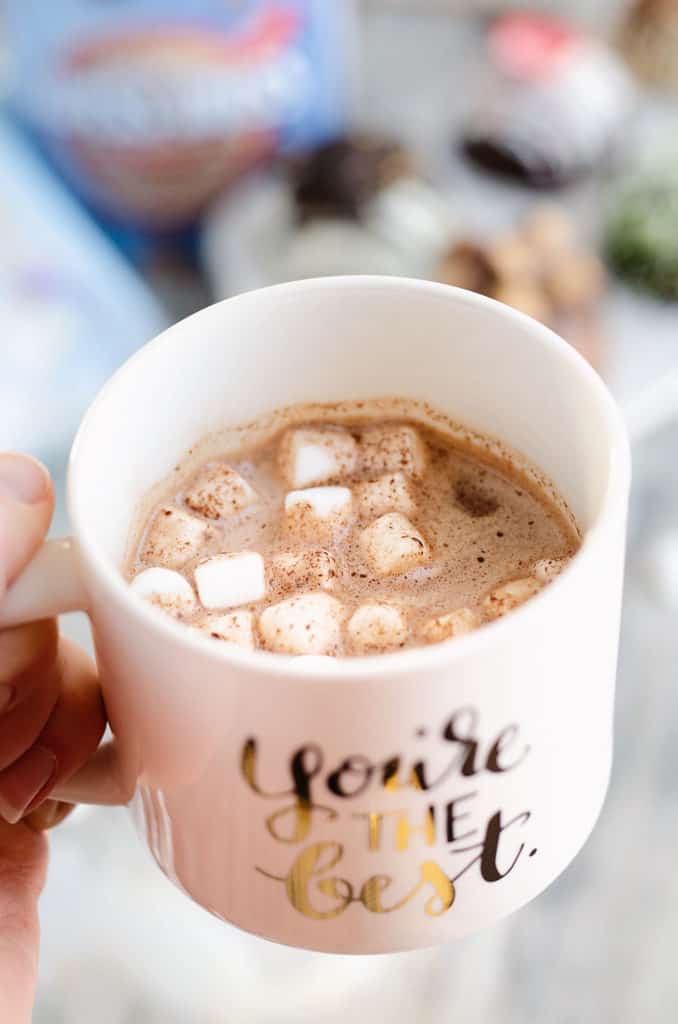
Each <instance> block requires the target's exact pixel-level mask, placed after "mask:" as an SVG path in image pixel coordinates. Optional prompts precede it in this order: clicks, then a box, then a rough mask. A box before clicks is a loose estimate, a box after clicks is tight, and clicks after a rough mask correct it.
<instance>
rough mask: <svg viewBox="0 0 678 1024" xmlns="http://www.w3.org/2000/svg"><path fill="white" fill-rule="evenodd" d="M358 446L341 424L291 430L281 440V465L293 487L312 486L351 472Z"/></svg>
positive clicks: (281, 470)
mask: <svg viewBox="0 0 678 1024" xmlns="http://www.w3.org/2000/svg"><path fill="white" fill-rule="evenodd" d="M357 452H358V446H357V444H356V441H355V438H354V437H353V436H352V435H351V434H350V433H349V432H348V430H344V429H343V428H341V427H325V428H322V427H317V428H313V427H302V428H299V429H296V428H295V429H292V430H288V431H287V432H286V434H285V435H284V437H283V439H282V441H281V442H280V449H279V451H278V465H279V467H280V472H281V473H282V476H283V477H284V479H285V480H286V482H287V484H288V485H289V486H290V487H294V488H300V487H310V486H312V485H314V484H324V483H328V482H329V481H331V480H341V479H343V478H345V477H347V476H350V475H351V473H352V472H353V470H354V469H355V465H356V460H357Z"/></svg>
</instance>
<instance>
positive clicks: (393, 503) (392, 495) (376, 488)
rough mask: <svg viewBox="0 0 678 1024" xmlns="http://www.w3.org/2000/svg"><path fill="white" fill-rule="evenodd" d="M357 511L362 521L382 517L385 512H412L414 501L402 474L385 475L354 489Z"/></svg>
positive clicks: (408, 513) (406, 513) (405, 478)
mask: <svg viewBox="0 0 678 1024" xmlns="http://www.w3.org/2000/svg"><path fill="white" fill-rule="evenodd" d="M355 496H356V500H357V502H358V511H359V512H360V515H361V516H362V517H363V518H364V519H373V518H374V517H375V516H383V515H384V514H385V513H386V512H402V513H403V515H410V514H411V513H412V512H413V511H414V499H413V498H412V494H411V493H410V485H409V483H408V480H407V477H406V476H405V474H404V473H386V474H385V475H384V476H380V477H379V479H378V480H369V481H367V482H365V483H361V484H358V485H357V486H356V488H355Z"/></svg>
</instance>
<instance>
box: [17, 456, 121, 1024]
mask: <svg viewBox="0 0 678 1024" xmlns="http://www.w3.org/2000/svg"><path fill="white" fill-rule="evenodd" d="M53 508H54V494H53V489H52V484H51V481H50V479H49V476H48V474H47V471H46V470H45V469H44V467H42V466H41V465H40V464H39V463H38V462H36V461H35V460H33V459H31V458H29V457H28V456H23V455H11V454H0V602H1V601H2V596H3V595H4V593H5V591H6V589H7V587H8V586H9V585H10V584H11V583H12V582H13V581H14V579H16V577H17V576H18V575H19V573H20V572H21V571H22V569H23V568H24V567H25V566H26V564H27V563H28V562H29V561H30V559H31V558H32V556H33V555H34V554H35V552H36V551H37V549H38V547H39V546H40V544H41V543H42V541H43V539H44V536H45V533H46V532H47V528H48V526H49V523H50V519H51V517H52V511H53ZM105 725H106V715H105V709H104V705H103V701H102V698H101V691H100V689H99V683H98V679H97V674H96V670H95V667H94V665H93V664H92V662H91V660H90V659H89V658H88V657H87V656H86V655H85V653H84V652H83V651H81V650H80V649H79V648H78V647H77V646H76V645H74V644H73V643H71V642H70V641H69V640H67V639H65V638H63V637H59V634H58V629H57V626H56V623H55V622H54V621H51V620H50V621H44V622H36V623H31V624H30V625H27V626H19V627H16V628H13V629H7V630H4V631H3V632H0V1021H2V1022H3V1024H28V1022H29V1021H30V1019H31V1008H32V1005H33V998H34V989H35V981H36V973H37V958H38V946H39V928H38V918H37V901H38V897H39V895H40V892H41V889H42V886H43V884H44V880H45V873H46V868H47V842H46V839H45V836H44V835H43V831H44V830H46V829H48V828H51V827H53V826H54V825H56V824H58V823H59V822H60V821H61V820H63V818H64V817H65V816H66V814H67V813H68V812H69V810H71V809H72V808H71V805H70V804H66V803H63V802H60V801H59V800H56V799H50V794H51V793H53V791H54V790H55V788H58V787H60V786H63V784H64V783H65V782H67V781H68V780H71V779H72V778H73V776H74V775H75V774H76V773H77V772H78V770H79V769H80V768H81V767H82V766H83V765H84V764H85V763H86V762H87V761H88V760H89V758H90V757H91V755H92V754H93V753H94V751H95V750H96V748H97V746H98V744H99V741H100V739H101V737H102V734H103V731H104V728H105Z"/></svg>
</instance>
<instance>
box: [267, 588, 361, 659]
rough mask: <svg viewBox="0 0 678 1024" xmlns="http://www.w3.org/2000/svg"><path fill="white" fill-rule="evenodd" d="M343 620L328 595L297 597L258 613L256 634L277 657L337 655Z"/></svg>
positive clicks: (298, 595) (334, 601) (341, 612)
mask: <svg viewBox="0 0 678 1024" xmlns="http://www.w3.org/2000/svg"><path fill="white" fill-rule="evenodd" d="M342 619H343V608H342V605H341V604H340V602H339V601H337V600H336V598H334V597H330V595H329V594H323V593H321V592H315V593H312V594H297V595H296V596H295V597H289V598H288V599H287V600H286V601H281V602H280V603H279V604H273V605H270V606H269V607H268V608H266V609H265V610H264V611H263V612H262V613H261V616H260V618H259V633H260V636H261V639H262V640H263V643H264V646H265V647H266V649H267V650H269V651H277V652H278V653H279V654H337V652H338V650H339V644H340V641H341V623H342Z"/></svg>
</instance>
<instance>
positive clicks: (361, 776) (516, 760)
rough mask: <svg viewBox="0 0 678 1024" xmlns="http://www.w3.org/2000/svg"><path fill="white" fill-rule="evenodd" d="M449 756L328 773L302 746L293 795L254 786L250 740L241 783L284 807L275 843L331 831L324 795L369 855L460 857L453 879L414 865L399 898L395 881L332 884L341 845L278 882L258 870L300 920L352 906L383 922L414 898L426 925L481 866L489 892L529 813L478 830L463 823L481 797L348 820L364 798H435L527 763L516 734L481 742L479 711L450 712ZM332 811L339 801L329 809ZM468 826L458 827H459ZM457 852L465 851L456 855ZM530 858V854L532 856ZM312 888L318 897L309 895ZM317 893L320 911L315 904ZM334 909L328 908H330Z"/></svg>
mask: <svg viewBox="0 0 678 1024" xmlns="http://www.w3.org/2000/svg"><path fill="white" fill-rule="evenodd" d="M436 735H437V738H438V739H439V740H441V741H442V742H443V744H444V745H445V749H446V751H448V752H449V753H448V756H447V758H446V760H445V763H444V764H443V766H442V767H441V766H440V765H436V767H435V769H434V768H432V767H431V766H430V765H429V764H427V761H426V759H424V758H420V759H416V760H414V761H409V760H407V759H406V758H405V757H403V756H402V755H399V754H398V755H394V756H393V757H390V758H387V759H386V760H383V761H378V762H375V761H373V760H371V759H370V758H369V757H367V756H365V755H364V754H351V755H349V756H347V757H345V758H344V759H343V760H342V761H341V762H340V763H338V764H336V765H327V764H326V763H325V756H324V754H323V751H322V749H321V748H320V746H318V744H316V743H308V744H305V745H304V746H301V747H299V748H298V749H297V750H295V751H294V752H293V754H292V756H291V758H290V760H289V765H288V769H287V770H288V772H289V781H290V785H289V787H287V788H285V789H282V790H269V789H267V788H266V786H265V785H264V783H263V782H262V780H261V778H260V765H259V760H260V751H259V746H258V743H257V740H256V738H254V737H250V738H248V739H247V740H246V741H245V743H244V744H243V747H242V751H241V772H242V776H243V778H244V780H245V782H246V783H247V785H248V786H249V787H250V789H251V790H253V792H254V793H256V794H257V796H260V797H262V798H263V799H265V800H275V801H282V800H284V801H285V803H284V804H283V806H281V807H278V808H277V809H276V810H274V811H273V812H272V813H271V814H270V815H268V817H267V818H266V828H267V830H268V832H269V834H270V835H271V837H272V838H273V839H274V840H276V841H277V842H280V843H287V844H291V845H297V844H301V843H305V842H306V840H307V839H309V838H311V837H312V832H313V829H314V826H315V825H319V824H320V823H324V824H325V825H327V824H328V823H332V822H336V821H337V820H338V819H339V818H340V812H339V811H338V810H336V809H334V808H333V807H328V806H327V805H326V804H323V803H321V802H320V801H321V800H322V791H323V790H325V791H326V792H327V794H331V795H332V796H333V797H334V798H338V799H340V800H343V801H346V806H347V814H349V815H350V817H351V818H352V819H354V821H356V822H358V823H359V829H360V830H361V831H362V834H363V835H364V836H365V837H366V840H367V847H368V850H370V851H372V852H378V851H380V850H383V849H386V848H387V847H390V849H391V850H393V851H395V852H398V853H403V852H404V851H406V850H408V849H409V847H410V844H411V843H412V842H415V841H419V842H421V841H423V843H424V844H425V845H426V846H428V847H433V846H435V845H436V844H437V843H438V844H441V845H442V844H446V845H447V846H448V848H449V852H450V853H451V854H453V855H454V857H455V859H457V858H459V857H463V858H464V860H463V863H462V864H461V865H460V864H459V861H458V860H457V863H455V866H454V868H453V870H452V872H451V873H449V871H446V870H443V868H442V867H441V866H440V864H439V863H438V862H437V861H436V860H433V859H428V860H425V861H424V862H423V863H421V864H420V865H419V875H418V877H417V878H416V879H414V880H413V884H412V885H411V886H410V888H409V889H407V890H406V891H405V892H404V893H398V894H394V893H392V891H391V890H392V888H393V884H394V879H393V877H392V876H391V875H386V874H374V875H372V876H371V877H369V878H368V879H367V880H366V881H364V882H363V883H362V885H360V886H357V885H354V884H353V883H352V882H350V881H349V880H348V879H346V878H342V877H339V876H337V875H334V874H331V872H332V871H333V869H334V868H335V867H336V866H337V865H338V864H339V863H340V862H341V860H342V858H343V857H344V853H345V847H344V844H343V843H340V842H336V841H333V840H329V841H328V840H324V841H317V842H311V843H310V844H308V845H306V846H304V847H303V849H302V850H301V851H300V852H299V853H298V854H297V856H296V857H295V859H294V861H293V863H292V865H291V867H290V869H289V871H288V873H287V874H286V875H284V876H280V875H275V874H271V873H270V872H268V871H266V870H264V869H263V868H262V867H261V866H257V870H258V871H259V872H260V873H261V874H263V875H266V877H268V878H271V879H274V880H275V881H278V882H282V883H284V885H285V889H286V892H287V896H288V899H289V901H290V903H291V904H292V906H293V907H294V908H295V909H296V910H298V911H300V912H301V913H302V914H304V915H305V916H306V917H310V918H314V919H317V920H323V919H326V918H331V917H336V916H337V915H338V914H341V913H343V912H344V911H345V910H346V909H347V907H348V906H349V905H350V904H351V903H360V904H362V905H363V906H364V907H365V909H367V910H369V911H371V912H372V913H378V914H384V913H390V912H391V911H394V910H398V909H400V908H401V907H403V906H405V905H406V904H407V903H409V902H410V901H411V900H413V899H414V898H415V897H416V896H417V894H418V893H420V892H422V891H423V892H426V893H428V898H427V900H426V902H425V903H424V911H425V913H426V914H428V915H429V916H432V917H438V916H439V915H440V914H444V913H445V912H446V911H447V910H449V908H450V907H451V906H452V904H453V902H454V898H455V883H456V882H457V881H458V880H459V879H460V878H461V877H462V876H463V875H464V874H466V872H467V871H469V870H470V869H471V868H473V867H474V866H476V865H477V867H478V870H479V872H480V875H481V877H482V879H483V880H484V881H485V882H489V883H492V882H498V881H500V880H501V879H502V878H505V877H506V876H507V875H508V874H509V873H510V872H511V871H512V870H513V869H514V868H515V866H516V864H517V863H518V860H519V859H520V857H521V855H522V853H523V851H524V850H525V843H524V842H519V840H518V836H517V829H518V828H520V826H523V825H525V824H526V823H527V822H528V821H529V819H530V812H529V811H521V812H520V813H518V814H514V815H513V816H512V817H511V818H508V819H507V818H506V817H505V816H504V812H503V811H502V810H497V811H496V812H495V813H493V814H492V815H491V816H490V817H489V819H488V820H487V821H485V822H484V823H483V824H482V825H480V826H478V825H475V826H471V827H469V826H470V823H469V822H468V821H465V819H469V818H472V816H473V802H474V799H475V798H476V797H477V796H478V790H477V789H472V788H469V789H468V790H466V791H465V792H463V793H460V794H458V795H455V796H454V798H453V799H451V800H445V801H444V802H435V800H426V803H425V804H424V803H423V800H422V805H423V806H422V811H421V814H420V816H419V818H418V820H413V816H412V814H411V812H409V811H407V810H404V809H400V810H399V809H393V808H388V809H384V808H381V809H375V810H368V811H361V812H359V813H357V812H353V813H351V812H350V811H349V810H348V808H349V807H350V801H351V800H352V799H355V798H356V797H358V796H361V795H363V794H364V793H367V792H370V791H372V792H374V793H375V794H378V793H379V792H382V793H384V792H388V793H398V792H402V791H405V790H410V791H411V790H415V791H417V792H419V793H421V794H422V796H424V795H427V794H429V793H430V794H432V795H434V796H435V794H436V791H438V790H440V788H441V787H443V786H444V785H446V784H448V785H449V783H450V781H451V780H452V779H454V778H456V779H457V780H469V787H470V785H471V780H474V779H477V778H478V777H479V776H483V775H486V774H490V775H503V774H505V773H506V772H510V771H513V770H515V769H516V768H518V767H519V765H520V764H522V762H523V761H524V759H525V757H526V756H527V755H528V753H529V747H528V746H526V745H525V744H524V743H523V742H522V740H521V738H520V730H519V727H518V726H517V725H513V724H511V725H507V726H505V727H504V728H503V729H501V730H500V731H499V732H498V733H497V734H496V735H494V736H493V737H492V738H491V739H489V740H483V738H482V736H481V730H480V715H479V713H478V711H477V710H476V709H475V708H471V707H466V708H460V709H458V710H457V711H455V712H454V713H453V714H452V715H451V716H450V717H449V718H448V719H447V720H446V721H445V722H444V724H443V726H442V728H441V729H440V731H439V732H438V733H437V734H436ZM427 736H428V732H427V730H426V729H420V730H418V732H417V737H418V738H419V739H425V738H426V737H427ZM335 806H336V800H335ZM463 821H464V822H465V823H464V824H461V823H462V822H463ZM461 844H463V845H461ZM535 852H536V850H531V851H530V856H532V855H533V854H534V853H535ZM314 885H315V888H316V890H317V892H315V893H314ZM317 893H321V894H322V896H323V897H325V899H324V900H323V901H322V902H323V904H324V909H321V908H320V907H319V906H318V903H317V900H314V895H317ZM328 900H329V901H330V902H331V905H330V906H329V907H327V906H326V903H327V901H328Z"/></svg>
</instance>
